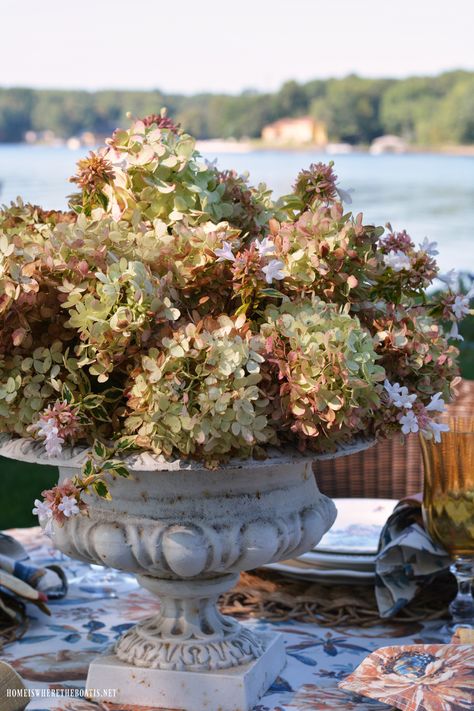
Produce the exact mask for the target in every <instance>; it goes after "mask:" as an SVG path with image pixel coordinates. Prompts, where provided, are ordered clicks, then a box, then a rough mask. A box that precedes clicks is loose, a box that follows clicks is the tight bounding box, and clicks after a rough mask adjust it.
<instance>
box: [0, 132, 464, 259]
mask: <svg viewBox="0 0 474 711" xmlns="http://www.w3.org/2000/svg"><path fill="white" fill-rule="evenodd" d="M85 153H86V151H85V149H81V150H79V151H71V150H69V149H67V148H63V147H60V148H55V147H46V146H27V145H0V183H2V190H1V192H0V202H1V203H6V202H8V201H10V200H12V199H14V198H15V197H16V196H17V195H21V196H22V197H23V199H24V200H25V201H30V202H33V203H37V204H40V205H42V206H43V207H45V208H49V209H52V208H56V209H58V208H64V207H65V206H66V202H67V195H68V193H70V192H72V191H73V188H74V186H73V185H71V184H70V183H68V182H67V178H68V177H69V176H70V175H72V174H73V173H74V168H75V163H76V161H77V160H78V159H79V158H80V157H82V156H83V155H84V154H85ZM205 156H206V158H209V159H213V158H217V161H218V165H219V166H220V167H221V168H235V169H236V170H238V171H239V172H242V171H244V170H248V171H249V173H250V177H251V179H252V181H253V182H254V183H257V182H259V181H261V180H263V181H265V182H266V183H267V184H268V185H269V186H270V187H271V188H273V190H274V191H275V194H276V195H281V194H283V193H286V192H288V191H289V189H290V186H291V184H292V182H293V180H294V178H295V176H296V174H297V173H298V171H299V170H300V169H301V168H303V167H307V166H308V165H309V164H310V163H311V162H314V161H317V160H326V161H327V160H329V158H330V157H329V156H327V155H325V154H321V153H317V152H314V151H307V152H301V151H298V152H296V151H295V152H276V151H275V152H273V151H255V152H251V153H242V154H237V153H227V154H219V155H217V156H214V155H210V154H205ZM333 160H335V164H336V165H335V170H336V173H337V174H338V176H339V180H340V185H341V187H343V188H345V189H348V188H353V189H354V192H353V205H352V209H353V210H355V211H357V212H358V211H363V212H364V218H365V220H366V222H370V223H376V224H381V225H384V224H385V223H386V222H391V223H392V226H393V227H394V228H395V229H397V230H400V229H403V228H405V229H407V231H408V232H409V233H410V235H411V236H412V237H413V239H414V240H415V242H416V243H418V242H421V241H422V240H423V238H424V237H429V238H430V239H431V240H435V241H437V242H438V243H439V251H440V255H439V257H438V260H439V263H440V265H441V268H442V269H443V270H448V269H451V268H456V269H462V270H466V271H471V272H474V157H461V156H445V155H421V154H417V155H399V156H396V155H384V156H371V155H367V154H359V153H354V154H349V155H339V156H334V157H333Z"/></svg>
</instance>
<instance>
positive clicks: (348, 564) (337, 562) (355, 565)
mask: <svg viewBox="0 0 474 711" xmlns="http://www.w3.org/2000/svg"><path fill="white" fill-rule="evenodd" d="M298 560H299V561H301V562H302V563H304V564H305V565H308V566H314V567H316V568H338V569H344V570H374V569H375V556H374V555H348V554H346V553H322V552H319V551H310V552H309V553H304V554H303V555H301V556H299V558H298Z"/></svg>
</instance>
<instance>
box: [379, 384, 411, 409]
mask: <svg viewBox="0 0 474 711" xmlns="http://www.w3.org/2000/svg"><path fill="white" fill-rule="evenodd" d="M383 385H384V388H385V390H386V391H387V393H388V396H389V398H390V401H391V402H392V403H393V404H394V405H395V407H400V408H401V407H405V408H406V409H407V410H411V408H412V407H413V403H414V402H415V400H416V394H413V395H409V394H408V388H407V387H405V386H404V385H400V383H394V384H393V385H392V384H391V383H389V381H388V380H385V382H384V384H383Z"/></svg>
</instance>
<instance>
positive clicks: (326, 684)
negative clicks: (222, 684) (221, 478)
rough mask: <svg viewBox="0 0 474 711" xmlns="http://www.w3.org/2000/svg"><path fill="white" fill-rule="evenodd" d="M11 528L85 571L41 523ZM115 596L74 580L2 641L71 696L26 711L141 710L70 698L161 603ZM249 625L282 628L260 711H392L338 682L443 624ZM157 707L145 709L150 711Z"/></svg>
mask: <svg viewBox="0 0 474 711" xmlns="http://www.w3.org/2000/svg"><path fill="white" fill-rule="evenodd" d="M9 533H10V534H11V535H13V536H15V538H17V539H18V540H19V541H20V542H21V543H22V544H23V545H24V546H25V547H26V548H27V550H28V552H29V554H30V556H31V558H32V561H33V562H34V563H36V564H39V565H47V564H50V563H53V562H55V563H58V562H59V563H60V564H61V565H62V566H63V567H64V569H65V571H66V573H67V575H68V577H69V576H70V577H71V578H72V577H80V576H81V575H83V574H85V573H86V572H87V571H88V566H87V565H86V564H82V563H80V562H78V561H74V560H72V559H70V558H66V557H65V556H63V555H62V554H61V553H59V551H56V550H55V549H54V548H53V547H52V544H51V541H50V540H49V539H48V538H46V537H45V536H44V535H43V534H42V533H41V530H40V529H39V528H30V529H15V530H12V531H9ZM117 594H118V597H117V598H116V599H110V598H106V599H104V598H91V597H90V595H88V594H87V592H84V591H83V590H81V589H80V585H78V583H77V582H72V583H71V585H70V590H69V593H68V595H67V597H66V598H64V599H63V600H60V601H56V602H50V603H49V607H50V609H51V613H52V616H51V617H48V616H47V615H45V614H43V613H42V612H40V611H39V610H38V609H37V608H36V607H35V606H31V609H30V614H31V618H32V619H31V622H30V626H29V629H28V631H27V632H26V634H25V636H24V637H23V638H22V639H20V640H19V641H17V642H15V643H13V644H10V645H8V646H6V647H5V649H4V651H3V655H2V658H3V659H4V660H5V661H7V662H9V663H10V664H12V666H13V667H15V669H16V670H17V671H18V673H19V674H20V675H21V676H22V677H23V679H24V681H25V683H26V684H27V686H28V687H29V688H30V689H31V690H35V692H34V693H37V694H39V693H42V694H54V693H64V694H69V698H51V697H49V698H48V697H43V698H33V699H32V700H31V702H30V704H29V706H28V711H40V710H41V711H51V710H52V709H55V710H60V711H94V710H95V711H105V710H107V711H133V710H136V711H139V709H140V711H143V709H144V707H135V706H133V707H132V706H123V705H118V704H113V698H109V699H107V700H106V699H105V698H101V699H100V700H97V701H94V702H90V701H86V700H85V699H82V698H71V697H72V696H73V695H74V694H80V693H81V692H80V690H81V689H84V685H85V679H86V676H87V668H88V665H89V662H90V661H91V659H92V658H93V657H94V656H96V655H97V654H99V653H102V652H104V651H105V650H106V649H107V648H108V647H110V645H111V644H113V643H114V641H115V640H116V639H117V637H119V636H120V634H122V633H123V632H124V631H125V630H126V629H127V628H128V627H130V626H131V625H132V624H134V623H136V622H137V621H139V620H140V619H142V618H143V617H146V616H148V615H150V614H152V613H153V612H154V611H155V610H156V608H157V601H156V598H154V597H153V596H152V595H151V594H150V593H148V592H147V591H145V590H143V589H142V588H139V587H138V586H137V587H135V588H130V587H124V588H122V587H121V586H119V587H118V588H117ZM247 624H249V625H250V626H251V627H252V628H254V629H257V630H262V631H263V630H275V631H278V632H280V633H282V634H283V635H284V640H285V645H286V650H287V659H288V661H287V665H286V667H285V669H284V670H283V671H282V673H281V675H280V677H278V679H277V680H276V681H275V683H274V684H273V686H272V687H271V688H270V689H269V691H268V692H267V694H266V695H265V696H264V697H263V698H262V700H261V702H260V704H259V705H258V706H256V707H255V711H310V710H311V711H338V710H340V711H344V710H347V711H382V710H385V711H387V709H388V708H389V707H388V706H386V705H385V704H381V703H378V702H374V701H370V700H369V699H363V698H361V697H356V696H351V695H348V694H347V693H345V692H343V691H341V690H339V689H338V687H337V683H338V681H339V680H340V679H342V678H344V677H345V676H346V675H347V674H349V673H350V672H351V671H352V670H353V669H354V668H355V667H356V666H357V665H358V664H359V663H360V662H361V661H362V659H363V658H364V657H365V656H366V655H367V654H368V653H369V652H371V651H373V650H375V649H378V648H379V647H383V646H387V645H391V644H397V645H400V644H410V643H422V642H426V643H431V642H432V643H436V642H440V641H441V635H440V633H439V632H438V631H437V630H438V629H439V627H440V623H439V622H431V623H424V624H420V623H409V624H400V623H398V624H396V623H390V622H388V623H384V624H383V625H382V624H381V625H380V626H378V627H376V628H373V627H372V628H370V629H361V628H353V629H350V628H344V629H342V630H341V629H339V630H335V629H328V628H326V627H318V626H317V625H309V624H302V623H298V622H284V623H277V624H274V623H268V622H267V621H263V620H254V619H252V620H249V621H248V622H247ZM48 689H49V691H48ZM41 690H42V691H41ZM55 690H62V691H60V692H56V691H55ZM112 693H113V692H112ZM152 708H153V707H152ZM152 708H151V709H150V708H148V707H147V709H148V711H152Z"/></svg>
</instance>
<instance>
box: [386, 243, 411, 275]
mask: <svg viewBox="0 0 474 711" xmlns="http://www.w3.org/2000/svg"><path fill="white" fill-rule="evenodd" d="M383 261H384V262H385V266H387V267H391V268H392V269H393V271H394V272H401V271H402V269H407V270H409V269H411V262H410V257H409V256H408V255H407V254H405V252H402V251H401V249H397V250H395V252H389V253H388V254H384V257H383Z"/></svg>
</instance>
